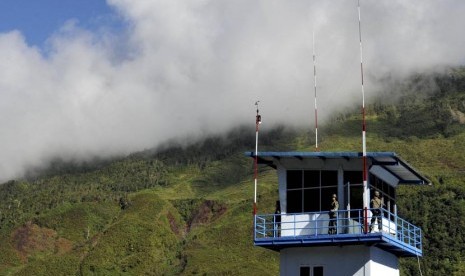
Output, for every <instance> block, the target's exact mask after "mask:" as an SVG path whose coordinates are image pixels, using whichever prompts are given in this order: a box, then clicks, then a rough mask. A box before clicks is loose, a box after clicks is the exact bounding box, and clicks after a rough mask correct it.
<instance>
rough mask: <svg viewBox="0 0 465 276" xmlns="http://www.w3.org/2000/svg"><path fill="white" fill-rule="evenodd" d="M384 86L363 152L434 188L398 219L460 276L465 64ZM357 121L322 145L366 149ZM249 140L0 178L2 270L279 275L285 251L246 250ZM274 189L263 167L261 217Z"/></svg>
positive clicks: (300, 139)
mask: <svg viewBox="0 0 465 276" xmlns="http://www.w3.org/2000/svg"><path fill="white" fill-rule="evenodd" d="M428 83H430V84H431V83H434V89H431V85H428V86H425V84H428ZM389 87H390V88H391V89H389V90H386V91H384V93H383V94H382V95H381V96H380V97H379V98H378V99H377V100H376V101H375V102H374V103H372V104H371V105H370V106H369V108H368V113H367V120H368V122H367V126H368V137H367V147H368V150H369V151H394V152H396V153H397V154H399V155H400V156H401V157H402V158H403V159H405V160H407V161H408V162H409V163H410V164H411V165H413V166H414V167H415V168H417V169H418V170H419V171H421V172H422V173H423V174H424V175H425V176H427V177H428V178H429V179H430V180H431V181H432V182H433V185H432V186H428V187H413V186H404V187H402V188H400V190H399V193H398V196H399V202H398V205H399V213H400V215H401V216H402V217H405V218H407V219H408V220H409V221H411V222H412V223H414V224H416V225H418V226H420V227H421V228H422V229H423V233H424V244H423V246H424V248H423V252H424V257H423V258H422V259H420V265H421V268H422V271H423V274H424V275H463V274H464V273H465V261H464V260H465V253H463V252H465V241H464V239H465V220H464V219H463V218H464V217H465V169H464V168H465V70H464V69H453V70H452V69H451V70H450V71H448V72H447V73H446V74H441V75H428V76H425V75H423V76H415V77H413V78H411V79H410V80H409V81H407V82H405V83H397V84H391V85H390V86H389ZM423 90H425V91H427V92H428V93H426V92H423ZM394 95H396V96H395V98H396V99H395V101H394V100H393V98H394ZM420 95H421V96H420ZM360 120H361V118H360V114H358V113H357V112H353V113H350V112H349V113H345V114H338V115H337V116H335V117H334V118H333V119H332V120H331V121H330V122H328V123H327V124H326V125H324V126H323V127H321V130H320V131H319V133H320V134H321V142H320V148H321V150H322V151H361V145H360V143H361V138H360V136H361V122H360ZM254 135H255V133H254V126H249V127H239V128H236V129H234V130H231V131H230V132H229V133H227V134H225V135H223V136H212V137H209V138H206V139H204V140H202V141H197V142H192V143H191V144H189V145H185V144H178V143H175V142H173V143H170V144H167V145H164V146H163V147H160V148H156V149H152V150H147V151H144V152H139V153H134V154H132V155H130V156H127V157H124V158H118V159H114V160H96V161H94V162H87V163H72V162H71V163H70V162H62V161H60V160H56V161H54V162H53V163H52V165H51V166H50V167H49V168H48V169H47V170H46V171H42V172H30V173H29V174H28V175H27V177H25V178H24V179H17V180H11V181H9V182H7V183H4V184H2V185H0V244H1V245H2V246H1V248H0V275H192V274H198V275H277V274H278V273H279V255H278V253H276V252H272V251H269V250H265V249H262V248H256V247H254V246H253V244H252V197H253V163H252V160H249V159H247V158H246V157H244V154H243V153H244V152H245V151H250V150H253V149H254V142H255V136H254ZM312 137H313V134H312V133H309V131H308V129H305V130H304V129H288V128H284V127H275V128H273V129H264V130H263V131H262V132H261V134H260V144H261V145H260V148H261V150H281V151H285V150H298V151H305V150H308V151H311V150H313V143H314V141H313V140H312V139H313V138H312ZM276 185H277V179H276V175H275V172H274V171H273V170H271V169H269V168H267V167H262V168H260V179H259V197H258V208H259V212H269V213H271V212H273V211H274V202H275V200H276V197H277V186H276ZM401 274H402V275H418V262H417V260H416V259H412V258H407V259H403V260H402V261H401Z"/></svg>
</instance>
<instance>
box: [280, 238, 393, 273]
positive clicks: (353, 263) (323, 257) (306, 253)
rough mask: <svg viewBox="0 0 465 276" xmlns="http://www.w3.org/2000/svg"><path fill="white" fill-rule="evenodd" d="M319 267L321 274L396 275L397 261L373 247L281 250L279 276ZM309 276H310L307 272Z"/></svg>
mask: <svg viewBox="0 0 465 276" xmlns="http://www.w3.org/2000/svg"><path fill="white" fill-rule="evenodd" d="M302 266H304V267H309V268H310V271H313V268H314V267H323V275H324V276H326V275H341V276H345V275H347V276H349V275H356V276H376V275H383V276H399V261H398V259H397V257H396V256H395V255H393V254H391V253H389V252H386V251H384V250H381V249H379V248H377V247H374V246H365V245H353V246H342V247H335V246H330V247H329V246H328V247H299V248H297V247H296V248H286V249H282V250H281V253H280V273H281V275H283V276H284V275H297V276H298V275H300V268H301V267H302ZM310 276H313V274H312V272H310Z"/></svg>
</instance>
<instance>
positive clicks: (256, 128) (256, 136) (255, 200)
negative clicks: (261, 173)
mask: <svg viewBox="0 0 465 276" xmlns="http://www.w3.org/2000/svg"><path fill="white" fill-rule="evenodd" d="M259 102H260V101H256V102H255V105H256V106H257V116H256V117H255V159H254V163H255V173H254V179H255V185H254V198H253V214H254V216H255V215H256V214H257V182H258V126H259V125H260V124H261V123H262V117H261V116H260V114H258V103H259Z"/></svg>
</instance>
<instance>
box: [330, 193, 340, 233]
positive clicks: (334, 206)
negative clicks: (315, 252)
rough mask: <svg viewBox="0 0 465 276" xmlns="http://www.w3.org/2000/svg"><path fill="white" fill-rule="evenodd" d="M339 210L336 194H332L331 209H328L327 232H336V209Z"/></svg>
mask: <svg viewBox="0 0 465 276" xmlns="http://www.w3.org/2000/svg"><path fill="white" fill-rule="evenodd" d="M338 210H339V202H337V196H336V194H333V196H332V200H331V209H330V210H329V225H328V226H329V230H328V234H330V235H331V234H336V233H337V211H338Z"/></svg>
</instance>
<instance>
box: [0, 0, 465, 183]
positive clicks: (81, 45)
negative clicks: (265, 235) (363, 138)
mask: <svg viewBox="0 0 465 276" xmlns="http://www.w3.org/2000/svg"><path fill="white" fill-rule="evenodd" d="M418 3H419V2H412V1H403V0H360V4H361V19H362V20H361V26H362V41H363V67H364V74H365V82H364V88H365V95H366V97H367V99H368V100H369V99H370V98H373V97H375V95H376V93H378V91H380V90H382V89H386V87H384V86H383V85H382V82H381V81H380V80H382V79H386V77H389V78H393V79H399V80H402V79H403V78H406V77H408V76H409V75H411V74H415V73H421V72H432V71H437V72H441V71H442V70H444V68H446V67H448V66H457V65H464V63H465V47H464V46H465V36H464V35H463V27H464V26H465V17H463V16H462V15H463V13H464V12H465V1H462V0H443V1H438V0H424V1H421V4H418ZM358 26H359V25H358V10H357V1H356V0H352V1H351V0H333V1H324V0H293V1H282V0H236V1H226V0H192V1H183V0H150V1H149V0H140V1H134V0H107V1H104V0H79V1H75V0H34V1H30V0H2V1H0V60H1V62H0V153H1V154H0V181H6V180H9V179H14V178H19V177H21V176H22V175H23V174H24V173H25V172H26V171H27V170H28V169H31V168H40V167H45V166H46V165H47V164H48V162H49V161H50V160H51V159H53V158H61V159H63V160H77V161H85V160H88V159H92V158H93V157H103V158H105V157H112V156H117V155H125V154H129V153H131V152H134V151H140V150H144V149H147V148H152V147H155V146H157V145H159V144H161V143H163V142H165V141H167V140H169V139H173V138H186V137H189V138H190V139H194V138H200V137H202V136H203V135H208V134H216V133H223V132H225V131H227V130H229V129H231V128H232V127H235V126H237V125H240V124H251V125H252V129H253V125H254V123H255V105H254V103H255V102H256V101H257V100H259V101H260V113H261V115H262V119H263V124H262V129H264V128H265V129H266V128H267V127H272V126H273V125H274V124H278V123H286V124H293V125H299V126H307V127H309V129H312V128H313V127H314V125H313V122H314V118H313V114H314V109H313V108H314V78H313V74H314V72H313V52H315V57H316V68H317V92H318V112H319V113H318V114H319V115H318V117H319V120H320V121H321V122H324V120H325V119H327V118H329V117H330V116H331V115H332V114H334V113H335V112H339V111H341V110H345V109H346V108H353V107H357V106H360V105H361V88H360V87H361V86H360V83H361V77H360V44H359V31H358ZM313 34H314V35H313ZM313 37H314V40H313Z"/></svg>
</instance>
